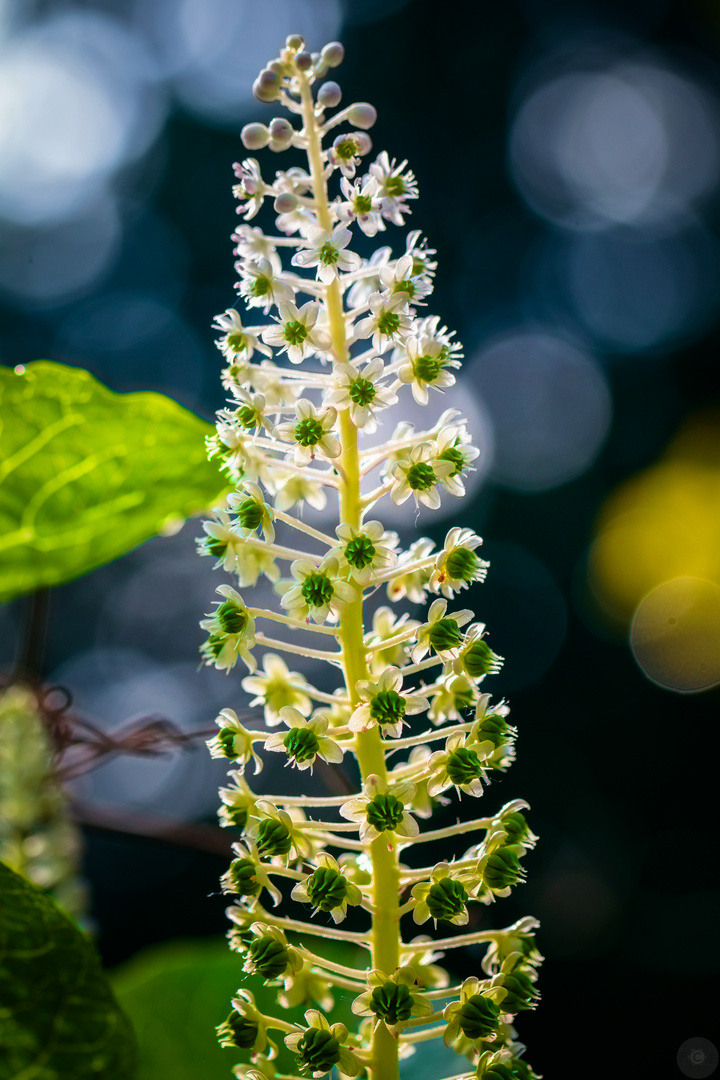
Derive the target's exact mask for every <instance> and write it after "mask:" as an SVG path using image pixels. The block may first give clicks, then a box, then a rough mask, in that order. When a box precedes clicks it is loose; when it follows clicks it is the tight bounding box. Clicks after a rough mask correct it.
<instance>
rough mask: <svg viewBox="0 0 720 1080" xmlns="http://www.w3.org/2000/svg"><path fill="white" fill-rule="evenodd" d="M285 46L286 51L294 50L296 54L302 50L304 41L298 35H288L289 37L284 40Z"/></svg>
mask: <svg viewBox="0 0 720 1080" xmlns="http://www.w3.org/2000/svg"><path fill="white" fill-rule="evenodd" d="M285 44H286V46H287V47H288V49H294V50H295V51H296V52H297V51H298V50H299V49H302V48H303V46H304V45H305V41H304V40H303V38H301V37H300V35H299V34H290V36H289V37H286V38H285Z"/></svg>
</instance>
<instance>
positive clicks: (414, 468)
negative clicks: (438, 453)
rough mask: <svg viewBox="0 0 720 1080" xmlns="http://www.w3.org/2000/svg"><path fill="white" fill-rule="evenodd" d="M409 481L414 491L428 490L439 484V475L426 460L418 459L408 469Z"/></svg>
mask: <svg viewBox="0 0 720 1080" xmlns="http://www.w3.org/2000/svg"><path fill="white" fill-rule="evenodd" d="M407 482H408V484H409V485H410V487H411V488H412V490H413V491H428V490H429V489H430V488H431V487H433V485H434V484H437V476H436V475H435V470H434V469H433V467H432V466H431V465H428V464H427V462H426V461H416V462H415V464H414V465H411V466H410V468H409V469H408V471H407Z"/></svg>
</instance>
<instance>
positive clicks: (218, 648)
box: [202, 634, 235, 757]
mask: <svg viewBox="0 0 720 1080" xmlns="http://www.w3.org/2000/svg"><path fill="white" fill-rule="evenodd" d="M226 641H227V638H226V636H225V634H211V635H210V637H209V638H208V639H207V641H206V642H205V644H204V645H203V647H202V648H203V652H204V653H209V654H210V656H212V657H214V659H215V660H217V658H218V656H219V655H220V653H221V652H222V651H223V649H224V648H225V642H226ZM229 735H230V736H231V737H232V738H231V740H230V742H232V739H234V738H235V734H234V732H230V733H229ZM218 738H219V739H220V742H221V745H222V747H223V749H225V744H226V739H225V737H224V736H223V733H222V731H221V732H220V733H219V734H218ZM225 756H226V757H235V754H228V753H226V754H225Z"/></svg>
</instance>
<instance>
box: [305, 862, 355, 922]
mask: <svg viewBox="0 0 720 1080" xmlns="http://www.w3.org/2000/svg"><path fill="white" fill-rule="evenodd" d="M305 887H306V889H307V891H308V896H309V897H310V903H311V904H312V905H313V907H316V908H320V910H321V911H332V910H333V908H336V907H340V905H341V904H342V902H343V900H344V899H345V896H346V895H347V879H346V878H345V876H344V875H343V874H341V873H339V871H337V870H333V868H332V867H331V866H318V868H317V870H315V871H314V873H312V874H311V875H310V877H309V878H308V879H307V881H306V882H305Z"/></svg>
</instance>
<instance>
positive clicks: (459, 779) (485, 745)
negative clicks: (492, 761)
mask: <svg viewBox="0 0 720 1080" xmlns="http://www.w3.org/2000/svg"><path fill="white" fill-rule="evenodd" d="M494 752H495V743H493V742H491V741H490V740H489V739H488V740H485V741H484V742H481V743H479V742H478V741H477V739H476V738H473V734H471V735H468V734H467V733H465V732H457V731H456V732H453V734H452V735H450V736H449V738H448V739H447V740H446V742H445V749H444V750H436V751H435V753H434V754H431V756H430V758H429V760H428V769H430V770H431V772H432V776H431V778H430V779H429V780H428V794H429V795H430V797H431V798H435V796H436V795H439V794H440V792H442V791H447V789H448V788H450V787H454V788H455V789H456V790H457V792H458V793H459V792H461V791H462V792H464V793H465V794H466V795H472V796H474V797H475V798H478V797H479V796H480V795H482V792H483V783H484V782H486V780H487V774H486V765H485V759H486V758H489V757H490V756H491V755H492V754H493V753H494Z"/></svg>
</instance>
